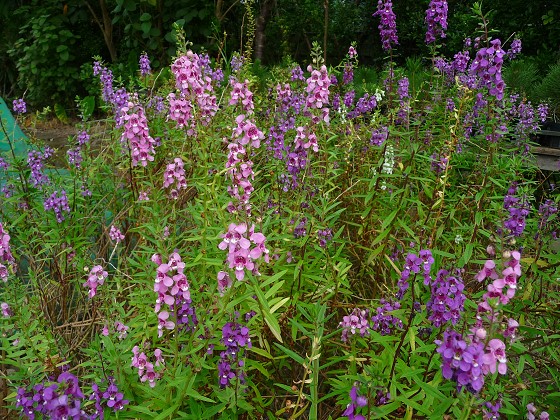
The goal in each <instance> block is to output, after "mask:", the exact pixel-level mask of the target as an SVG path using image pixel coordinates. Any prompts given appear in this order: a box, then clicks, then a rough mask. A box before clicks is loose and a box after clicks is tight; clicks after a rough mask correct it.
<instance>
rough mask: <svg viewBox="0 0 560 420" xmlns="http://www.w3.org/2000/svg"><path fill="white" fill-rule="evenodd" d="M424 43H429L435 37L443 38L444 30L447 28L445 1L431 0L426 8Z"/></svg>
mask: <svg viewBox="0 0 560 420" xmlns="http://www.w3.org/2000/svg"><path fill="white" fill-rule="evenodd" d="M425 21H426V25H427V26H428V30H427V31H426V44H430V43H432V42H434V41H435V40H436V38H437V37H440V38H445V32H444V31H445V30H446V29H447V1H446V0H443V1H438V0H431V1H430V5H429V7H428V9H427V10H426V19H425Z"/></svg>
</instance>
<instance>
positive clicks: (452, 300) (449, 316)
mask: <svg viewBox="0 0 560 420" xmlns="http://www.w3.org/2000/svg"><path fill="white" fill-rule="evenodd" d="M430 289H431V296H430V300H429V301H428V302H427V303H426V309H427V310H428V314H429V315H428V319H429V320H430V321H432V323H433V324H434V327H438V328H439V327H441V326H442V325H444V324H446V323H447V322H449V321H451V324H453V325H456V324H457V323H458V322H459V320H460V317H461V313H462V312H463V311H464V303H465V300H466V297H465V295H464V294H463V289H464V285H463V280H462V279H461V276H460V275H459V272H457V273H456V274H455V275H454V276H453V275H451V274H450V273H449V272H448V271H447V270H439V272H438V274H437V276H436V278H435V279H434V280H433V281H432V282H431V283H430Z"/></svg>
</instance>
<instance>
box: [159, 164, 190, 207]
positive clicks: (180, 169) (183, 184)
mask: <svg viewBox="0 0 560 420" xmlns="http://www.w3.org/2000/svg"><path fill="white" fill-rule="evenodd" d="M163 187H164V188H169V187H171V190H170V192H169V195H170V197H171V198H173V199H177V198H178V196H179V191H180V190H184V189H186V188H187V179H186V178H185V169H184V163H183V160H182V159H181V158H175V159H174V160H173V163H169V164H168V165H167V168H166V169H165V172H164V174H163Z"/></svg>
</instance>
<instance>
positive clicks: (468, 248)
mask: <svg viewBox="0 0 560 420" xmlns="http://www.w3.org/2000/svg"><path fill="white" fill-rule="evenodd" d="M473 249H474V244H471V243H468V244H467V245H466V246H465V252H463V255H462V256H461V258H459V261H458V262H457V265H458V266H459V268H462V267H464V266H465V264H467V263H468V262H469V261H470V259H471V257H472V253H473Z"/></svg>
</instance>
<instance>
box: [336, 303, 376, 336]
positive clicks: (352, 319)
mask: <svg viewBox="0 0 560 420" xmlns="http://www.w3.org/2000/svg"><path fill="white" fill-rule="evenodd" d="M368 316H369V310H367V309H359V308H354V310H353V311H352V312H351V313H350V314H349V315H346V316H344V317H343V318H342V321H341V322H340V323H339V326H340V327H342V336H341V338H340V339H341V340H342V341H343V342H346V341H348V335H349V334H352V335H354V334H356V333H359V334H360V336H361V337H365V336H367V335H369V330H370V328H371V326H370V323H369V319H368Z"/></svg>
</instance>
